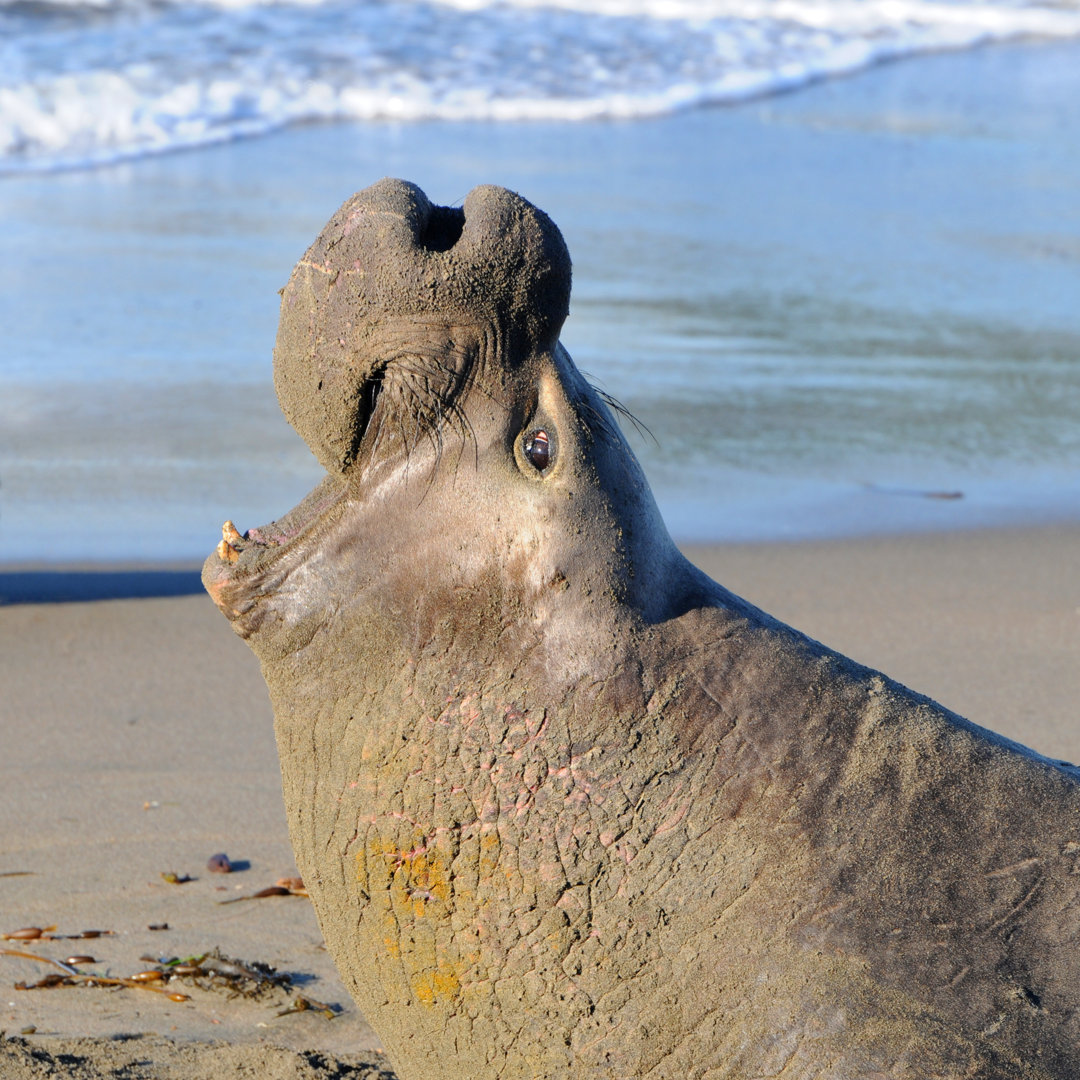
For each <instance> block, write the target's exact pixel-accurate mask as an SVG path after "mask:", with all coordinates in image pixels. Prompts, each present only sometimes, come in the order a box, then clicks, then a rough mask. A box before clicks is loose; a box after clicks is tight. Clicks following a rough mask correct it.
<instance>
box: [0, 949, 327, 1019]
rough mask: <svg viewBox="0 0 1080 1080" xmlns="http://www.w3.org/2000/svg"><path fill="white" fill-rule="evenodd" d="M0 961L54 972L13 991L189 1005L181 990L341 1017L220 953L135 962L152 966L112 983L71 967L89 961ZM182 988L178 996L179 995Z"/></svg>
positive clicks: (254, 965)
mask: <svg viewBox="0 0 1080 1080" xmlns="http://www.w3.org/2000/svg"><path fill="white" fill-rule="evenodd" d="M0 955H4V956H16V957H21V958H22V959H24V960H33V961H35V962H37V963H39V964H48V965H49V966H50V967H52V968H55V969H57V970H55V971H50V972H49V973H48V974H46V975H43V976H42V977H41V978H40V979H38V980H37V981H36V982H26V981H22V982H17V983H15V984H14V986H15V989H16V990H51V989H55V988H57V987H64V986H89V987H94V986H101V987H117V986H124V987H129V988H130V989H134V990H149V991H152V992H154V993H157V994H164V995H165V996H166V997H167V998H168V999H169V1000H170V1001H176V1002H182V1001H190V1000H191V994H190V993H186V992H185V991H186V990H189V989H193V988H197V989H199V990H204V991H208V992H216V993H223V994H225V995H226V996H227V997H229V998H230V999H231V998H238V997H239V998H245V999H247V1000H250V1001H267V1003H268V1004H271V1005H274V1006H278V1005H281V1004H282V1003H283V1002H282V998H284V999H285V1001H284V1004H285V1006H286V1007H285V1008H284V1009H283V1010H282V1011H280V1012H278V1013H277V1015H278V1016H291V1015H292V1014H293V1013H299V1012H314V1013H319V1014H321V1015H322V1016H324V1017H326V1018H327V1019H328V1020H329V1019H333V1018H334V1017H335V1016H336V1015H338V1013H340V1012H341V1007H340V1006H339V1005H333V1004H327V1003H326V1002H322V1001H316V1000H315V999H314V998H312V997H309V996H308V995H307V994H300V993H298V992H297V991H296V989H295V987H294V986H293V976H292V975H290V974H289V973H288V972H283V971H278V970H277V969H276V968H275V967H273V966H272V965H271V964H267V963H264V962H262V961H260V960H237V959H236V958H234V957H231V956H226V955H225V954H224V953H223V952H221V950H220V949H217V948H214V949H211V950H210V951H209V952H205V953H202V954H200V955H194V956H182V957H180V956H171V957H155V956H141V957H140V958H139V959H140V960H141V961H142V963H144V964H150V965H153V966H151V967H147V968H144V969H143V970H141V971H136V972H134V973H133V974H131V975H128V976H127V977H126V978H116V977H114V976H110V975H104V974H100V973H98V972H83V971H78V970H76V968H75V964H76V963H80V964H85V963H95V962H96V961H94V959H93V957H90V956H70V957H68V959H67V960H66V961H60V960H54V959H52V958H50V957H48V956H40V955H38V954H37V953H32V952H25V951H22V950H20V949H0ZM180 987H183V990H181V989H180Z"/></svg>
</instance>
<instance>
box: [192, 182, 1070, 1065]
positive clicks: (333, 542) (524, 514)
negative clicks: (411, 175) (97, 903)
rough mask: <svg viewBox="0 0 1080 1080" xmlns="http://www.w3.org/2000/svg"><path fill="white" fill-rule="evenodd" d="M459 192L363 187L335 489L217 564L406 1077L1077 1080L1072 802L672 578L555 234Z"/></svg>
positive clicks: (297, 329)
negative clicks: (576, 356)
mask: <svg viewBox="0 0 1080 1080" xmlns="http://www.w3.org/2000/svg"><path fill="white" fill-rule="evenodd" d="M474 196H475V193H474V195H471V196H470V200H472V202H470V201H469V200H467V201H466V205H465V210H464V212H463V214H462V215H461V220H458V218H457V217H454V216H453V213H458V214H461V212H453V213H452V212H450V211H445V212H444V211H443V210H441V209H440V208H432V207H431V206H430V204H427V202H426V200H425V199H424V198H423V196H422V194H421V193H419V192H418V190H417V189H415V188H412V187H411V186H410V185H404V184H401V183H400V182H392V181H384V182H382V184H381V185H376V187H375V188H373V189H369V190H368V192H364V193H361V194H360V195H358V196H355V197H354V199H353V200H350V202H349V203H347V204H346V207H344V208H343V210H342V211H341V212H339V215H337V216H336V217H335V219H334V221H332V222H331V225H330V226H328V230H327V233H326V234H324V236H323V237H320V240H319V241H317V242H316V245H314V246H313V248H312V250H311V251H310V252H309V253H308V255H307V256H305V259H304V260H302V261H301V264H300V265H299V266H298V268H297V271H296V273H295V274H294V278H293V281H292V282H291V283H290V287H289V288H288V289H287V290H286V292H285V296H284V299H283V322H282V327H283V329H282V335H281V337H279V346H278V355H276V357H275V363H276V365H277V369H278V388H279V393H280V394H281V395H282V400H283V405H284V407H285V409H286V414H287V415H289V416H290V419H292V420H293V422H294V424H295V425H296V426H297V428H298V430H300V431H301V433H302V434H304V435H305V438H307V439H308V441H309V443H310V444H312V446H313V449H314V450H315V452H316V453H317V454H318V456H319V457H320V460H322V461H323V463H324V465H326V466H327V468H328V478H327V481H326V482H325V483H324V485H323V486H322V487H320V488H319V489H317V491H316V493H313V495H312V496H311V497H310V498H309V500H306V501H305V503H304V504H301V506H300V507H298V508H297V510H296V511H293V512H292V513H291V514H290V515H287V516H286V518H284V519H282V520H281V521H280V522H277V523H274V525H272V526H266V527H264V528H263V529H259V530H252V531H251V532H249V533H248V534H247V536H246V537H233V536H227V538H226V540H225V541H223V543H224V545H225V547H226V548H228V549H229V551H228V552H224V553H222V551H221V549H220V548H219V552H218V553H217V554H215V555H214V556H211V558H210V559H209V560H208V562H207V566H206V570H205V571H204V579H205V580H206V583H207V587H208V588H209V590H210V591H211V594H212V595H213V596H214V598H215V600H216V602H217V603H218V604H219V606H221V607H222V610H223V611H224V612H225V613H226V615H228V616H229V618H230V620H231V621H232V622H233V626H234V628H235V629H236V630H237V631H238V632H239V633H241V634H242V635H243V636H244V637H245V638H246V639H247V640H248V642H249V644H250V645H251V647H252V648H253V650H254V651H255V652H256V654H257V655H258V656H259V658H260V660H261V662H262V667H263V674H264V676H265V678H266V682H267V685H268V687H269V689H270V694H271V698H272V701H273V705H274V714H275V729H276V735H277V740H278V747H279V751H280V756H281V765H282V779H283V791H284V795H285V802H286V807H287V810H288V816H289V827H290V833H291V838H292V842H293V846H294V849H295V852H296V856H297V861H298V866H299V868H300V870H301V873H302V874H303V877H304V880H305V882H306V883H307V885H308V887H309V890H310V892H311V895H312V899H313V902H314V904H315V908H316V911H317V913H318V917H319V921H320V925H321V927H322V929H323V933H324V935H325V937H326V940H327V944H328V946H329V948H330V949H331V951H332V953H333V955H334V958H335V961H336V963H337V965H338V967H339V969H340V970H341V972H342V974H343V976H344V977H345V979H346V981H347V984H348V986H349V988H350V990H351V992H352V993H353V994H354V996H355V998H356V1000H357V1002H358V1004H359V1006H360V1008H361V1009H362V1010H363V1012H364V1014H365V1016H366V1017H367V1018H368V1019H369V1021H370V1022H371V1023H372V1025H373V1026H374V1027H375V1028H376V1030H377V1031H378V1032H379V1034H380V1035H381V1037H382V1039H383V1041H384V1043H385V1045H386V1047H387V1050H388V1052H389V1054H390V1056H391V1059H392V1061H393V1062H394V1064H395V1068H396V1069H397V1070H398V1071H399V1074H400V1075H401V1076H402V1077H403V1080H423V1078H436V1077H438V1078H442V1077H445V1076H446V1075H452V1076H462V1077H469V1078H481V1080H487V1078H491V1080H494V1078H499V1080H511V1078H514V1080H518V1078H521V1080H526V1078H528V1080H534V1078H547V1077H551V1078H557V1077H577V1076H581V1077H597V1078H612V1080H615V1078H631V1077H653V1078H666V1077H671V1078H676V1077H678V1078H680V1080H681V1078H683V1077H701V1078H705V1077H707V1078H709V1080H717V1078H720V1077H724V1078H732V1080H749V1078H751V1077H761V1076H776V1077H784V1078H796V1077H797V1078H803V1077H805V1078H811V1077H815V1078H818V1077H820V1078H830V1080H865V1078H869V1077H882V1078H889V1080H893V1078H897V1080H898V1078H901V1077H904V1078H909V1077H910V1078H912V1080H914V1078H933V1077H941V1078H944V1077H949V1078H954V1077H955V1078H960V1077H980V1078H987V1080H991V1078H1012V1077H1030V1078H1034V1077H1054V1078H1064V1077H1070V1076H1074V1075H1080V1049H1078V1046H1080V1022H1078V1019H1077V1017H1078V1011H1080V971H1078V967H1080V964H1078V962H1077V960H1076V959H1075V957H1076V955H1077V949H1076V938H1077V933H1078V929H1080V910H1078V909H1080V904H1078V894H1080V889H1078V887H1077V882H1078V881H1080V876H1078V875H1077V873H1076V870H1077V865H1076V864H1077V856H1078V854H1080V828H1078V817H1077V813H1078V795H1077V790H1078V789H1077V779H1076V775H1075V771H1074V770H1072V769H1071V768H1065V767H1062V766H1061V765H1060V764H1058V763H1053V762H1049V761H1046V760H1045V759H1042V758H1039V757H1038V756H1037V755H1034V754H1032V753H1031V752H1029V751H1025V750H1023V748H1020V747H1017V746H1015V745H1014V744H1011V743H1008V742H1006V741H1005V740H1002V739H999V738H997V737H996V736H993V735H991V734H990V733H988V732H985V731H983V730H982V729H979V728H977V727H975V726H974V725H971V724H968V723H967V722H966V721H963V720H961V719H960V718H958V717H956V716H954V715H953V714H951V713H949V712H947V711H946V710H944V709H942V708H940V707H939V706H937V705H935V704H934V703H933V702H930V701H929V700H927V699H925V698H922V697H920V696H918V695H916V694H913V693H911V692H910V691H908V690H906V689H905V688H903V687H900V686H898V685H897V684H895V683H892V682H890V681H889V680H888V679H886V678H885V677H883V676H881V675H879V674H877V673H875V672H871V671H868V670H866V669H863V668H861V667H859V666H858V665H855V664H853V663H852V662H851V661H848V660H846V659H844V658H843V657H840V656H838V655H836V654H834V653H832V652H830V651H829V650H827V649H826V648H824V647H822V646H821V645H819V644H817V643H816V642H812V641H810V640H808V639H806V638H804V637H803V636H801V635H799V634H798V633H797V632H795V631H793V630H791V629H789V628H788V627H785V626H783V625H782V624H779V623H777V622H776V621H774V620H772V619H770V618H769V617H768V616H766V615H764V614H763V613H761V612H759V611H757V610H756V609H754V608H752V607H751V606H749V605H747V604H746V603H744V602H743V601H741V600H739V599H738V598H736V597H734V596H732V595H731V594H730V593H728V592H727V591H726V590H724V589H723V588H722V587H721V586H719V585H717V584H716V583H714V582H712V581H710V580H709V579H707V578H706V577H705V576H704V575H702V574H701V573H700V572H699V571H697V570H696V569H695V568H693V567H692V566H690V565H689V564H688V563H687V562H686V561H685V560H684V559H683V558H682V556H681V555H680V554H679V553H678V551H677V550H676V549H675V547H674V545H673V544H672V543H671V541H670V539H669V538H668V536H667V533H666V530H665V529H664V527H663V524H662V522H661V521H660V518H659V515H658V514H657V512H656V508H655V506H654V504H653V502H652V498H651V495H650V494H649V491H648V487H647V485H646V484H645V481H644V479H643V478H642V476H641V472H640V469H639V468H638V466H637V463H636V462H635V461H634V459H633V455H632V454H631V453H630V451H629V449H628V448H627V446H626V444H625V441H624V440H623V439H622V436H621V435H620V434H619V433H618V430H617V427H616V426H615V424H614V422H613V421H612V419H611V415H610V412H609V411H608V408H607V406H606V404H605V402H604V401H603V400H602V399H601V398H600V396H599V395H598V394H597V393H596V392H595V391H594V390H593V389H592V388H591V387H590V386H589V385H588V384H587V383H586V382H585V381H584V380H583V379H582V378H581V376H580V375H579V374H578V372H577V371H576V369H575V368H574V367H573V364H572V362H571V361H570V358H569V356H568V355H567V354H566V352H565V350H564V349H563V348H562V346H561V345H559V344H558V342H557V333H558V329H559V326H560V325H561V322H562V317H563V316H564V315H565V306H566V298H567V296H568V291H569V262H568V259H566V257H565V249H564V248H563V247H562V246H561V238H559V237H558V233H557V230H554V226H552V225H551V223H550V222H549V221H548V220H547V219H546V218H544V217H543V215H540V214H539V212H538V211H535V210H534V208H532V207H530V206H529V205H528V204H527V203H525V202H524V200H521V199H519V198H518V197H516V196H513V195H511V194H510V193H508V192H501V191H499V190H498V189H480V195H479V196H476V197H474ZM447 215H450V216H447ZM425 238H426V239H425ZM350 245H352V246H351V247H350ZM410 245H411V246H410ZM491 252H493V253H491ZM335 260H336V261H335ZM339 264H340V265H339ZM335 273H336V274H337V276H336V277H335V276H334V275H335ZM331 279H333V280H332V281H331ZM343 282H345V283H350V284H349V285H348V287H349V288H350V289H352V290H353V291H352V293H350V294H347V295H346V294H339V292H338V290H340V289H342V288H343V287H344V286H343V285H342V283H343ZM536 432H542V433H543V435H544V440H543V443H544V445H545V447H546V448H547V449H549V450H550V458H548V457H545V458H541V459H539V460H541V461H543V463H544V467H543V468H541V469H538V468H536V467H534V465H533V464H532V463H531V462H530V460H529V458H528V453H529V451H528V448H529V446H530V438H531V437H532V436H534V435H535V433H536ZM230 553H231V554H230ZM233 556H235V557H233Z"/></svg>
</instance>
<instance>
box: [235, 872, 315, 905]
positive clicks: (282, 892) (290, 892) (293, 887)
mask: <svg viewBox="0 0 1080 1080" xmlns="http://www.w3.org/2000/svg"><path fill="white" fill-rule="evenodd" d="M307 895H308V891H307V889H306V888H304V882H303V880H302V879H301V878H296V877H294V878H278V881H277V884H276V885H268V886H267V887H266V888H265V889H260V890H259V891H258V892H255V893H251V894H249V895H248V896H231V897H229V899H228V900H219V901H218V903H219V904H238V903H240V901H241V900H263V899H265V898H266V897H268V896H307Z"/></svg>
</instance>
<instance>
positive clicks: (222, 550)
mask: <svg viewBox="0 0 1080 1080" xmlns="http://www.w3.org/2000/svg"><path fill="white" fill-rule="evenodd" d="M217 553H218V558H219V559H224V560H225V561H226V562H236V560H237V559H239V558H240V552H239V551H237V550H236V548H233V547H229V545H228V544H226V543H225V541H224V540H222V541H221V543H220V544H218V546H217Z"/></svg>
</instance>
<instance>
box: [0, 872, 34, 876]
mask: <svg viewBox="0 0 1080 1080" xmlns="http://www.w3.org/2000/svg"><path fill="white" fill-rule="evenodd" d="M36 873H37V871H36V870H0V877H33V876H34V875H35V874H36Z"/></svg>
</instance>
